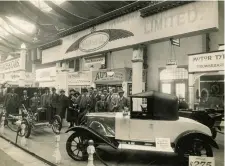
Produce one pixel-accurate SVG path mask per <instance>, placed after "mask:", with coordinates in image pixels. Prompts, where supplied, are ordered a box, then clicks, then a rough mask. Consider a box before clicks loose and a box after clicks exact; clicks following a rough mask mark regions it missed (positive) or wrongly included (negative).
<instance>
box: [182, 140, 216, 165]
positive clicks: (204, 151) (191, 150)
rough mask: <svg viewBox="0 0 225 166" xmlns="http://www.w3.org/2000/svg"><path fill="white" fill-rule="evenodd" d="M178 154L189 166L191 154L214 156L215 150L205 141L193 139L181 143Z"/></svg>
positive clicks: (184, 163) (183, 163) (183, 162)
mask: <svg viewBox="0 0 225 166" xmlns="http://www.w3.org/2000/svg"><path fill="white" fill-rule="evenodd" d="M178 156H179V159H180V162H181V164H182V165H184V166H187V165H188V161H189V156H202V157H213V151H212V148H211V146H210V145H209V144H208V143H206V142H205V141H203V140H200V139H193V140H188V142H185V144H182V145H180V147H179V150H178Z"/></svg>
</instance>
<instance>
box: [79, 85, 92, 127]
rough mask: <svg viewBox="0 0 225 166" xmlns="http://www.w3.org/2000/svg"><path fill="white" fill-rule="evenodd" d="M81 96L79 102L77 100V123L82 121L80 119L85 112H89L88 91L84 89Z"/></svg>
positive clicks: (89, 100)
mask: <svg viewBox="0 0 225 166" xmlns="http://www.w3.org/2000/svg"><path fill="white" fill-rule="evenodd" d="M82 92H83V93H82V95H81V96H80V100H79V106H80V113H79V118H78V119H79V120H78V121H79V122H78V123H80V121H81V120H82V118H83V117H84V115H85V114H86V113H87V111H89V108H90V106H91V99H90V97H89V96H88V90H87V89H86V88H85V89H83V91H82Z"/></svg>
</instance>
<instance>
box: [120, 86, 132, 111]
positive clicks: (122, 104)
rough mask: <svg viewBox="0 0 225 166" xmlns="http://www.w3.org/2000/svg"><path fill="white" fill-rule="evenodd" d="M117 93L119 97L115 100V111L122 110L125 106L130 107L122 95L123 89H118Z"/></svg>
mask: <svg viewBox="0 0 225 166" xmlns="http://www.w3.org/2000/svg"><path fill="white" fill-rule="evenodd" d="M118 94H119V98H118V100H117V111H118V112H122V111H123V110H124V109H125V107H126V108H129V107H130V105H129V100H128V99H127V98H126V97H124V96H123V95H124V91H123V90H119V91H118Z"/></svg>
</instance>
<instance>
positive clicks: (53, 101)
mask: <svg viewBox="0 0 225 166" xmlns="http://www.w3.org/2000/svg"><path fill="white" fill-rule="evenodd" d="M58 105H59V95H58V94H57V93H56V89H55V88H52V94H51V97H50V106H51V115H50V117H51V120H53V118H54V116H55V115H56V114H57V109H58ZM51 122H52V121H51Z"/></svg>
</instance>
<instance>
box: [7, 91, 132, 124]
mask: <svg viewBox="0 0 225 166" xmlns="http://www.w3.org/2000/svg"><path fill="white" fill-rule="evenodd" d="M3 106H4V107H5V108H6V113H7V114H9V113H10V114H19V107H21V106H24V107H25V108H26V109H30V110H31V111H32V112H36V111H37V109H38V108H44V109H46V112H47V119H49V123H50V124H51V123H52V120H53V117H54V116H55V115H56V114H57V115H59V116H60V117H61V119H65V118H66V120H67V122H70V126H69V127H72V126H74V125H79V124H80V123H81V121H82V118H83V117H84V115H85V114H86V113H87V112H120V111H122V110H124V109H125V108H129V100H128V99H127V98H126V97H124V91H123V90H119V91H118V92H117V93H114V89H108V90H107V89H99V90H97V89H95V88H93V87H91V88H89V89H86V88H85V89H82V91H81V94H80V93H79V92H78V91H76V90H74V89H70V90H69V95H68V96H67V95H66V94H65V90H60V91H59V94H58V93H57V92H56V89H55V88H52V89H49V88H45V90H44V94H42V93H41V92H39V91H34V92H33V96H32V97H30V96H28V93H27V90H23V95H22V96H19V95H18V94H16V93H15V89H14V88H11V91H10V92H8V93H7V94H6V95H5V97H4V102H3Z"/></svg>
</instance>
